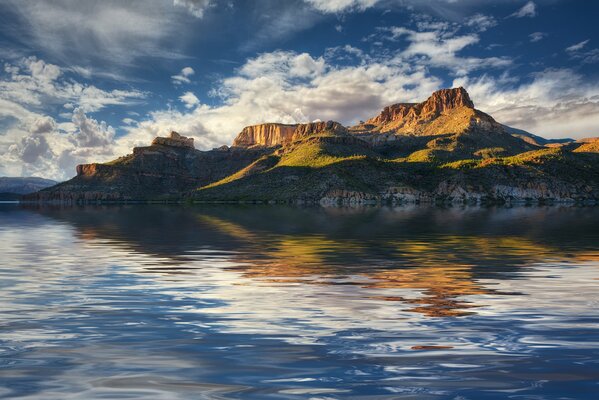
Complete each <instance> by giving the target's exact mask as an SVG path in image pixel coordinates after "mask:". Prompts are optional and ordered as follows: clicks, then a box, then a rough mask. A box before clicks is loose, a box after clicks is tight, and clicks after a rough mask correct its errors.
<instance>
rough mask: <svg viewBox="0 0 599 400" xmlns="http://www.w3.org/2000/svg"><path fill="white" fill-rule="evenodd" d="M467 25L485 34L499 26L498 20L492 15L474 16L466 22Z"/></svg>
mask: <svg viewBox="0 0 599 400" xmlns="http://www.w3.org/2000/svg"><path fill="white" fill-rule="evenodd" d="M466 25H467V26H469V27H471V28H473V29H476V30H477V31H479V32H485V31H487V30H489V29H491V28H493V27H494V26H497V20H495V18H493V17H492V16H490V15H484V14H474V15H473V16H471V17H469V18H468V19H467V20H466Z"/></svg>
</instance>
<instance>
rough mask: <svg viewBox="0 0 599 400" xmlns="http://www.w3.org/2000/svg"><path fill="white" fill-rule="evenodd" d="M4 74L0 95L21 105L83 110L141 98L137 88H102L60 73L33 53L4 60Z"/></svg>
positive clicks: (1, 80) (97, 108)
mask: <svg viewBox="0 0 599 400" xmlns="http://www.w3.org/2000/svg"><path fill="white" fill-rule="evenodd" d="M4 70H5V72H6V74H4V76H2V78H0V98H2V99H5V100H7V101H12V102H16V103H17V104H20V105H22V106H29V107H42V106H50V105H56V104H58V105H65V106H67V105H69V104H70V103H76V104H77V105H79V106H80V107H82V108H83V109H84V110H85V111H86V112H93V111H98V110H100V109H102V108H104V107H106V106H109V105H127V104H133V103H134V102H135V101H139V100H140V99H143V98H144V97H145V96H146V94H145V93H143V92H140V91H137V90H111V91H106V90H102V89H99V88H97V87H95V86H93V85H84V84H80V83H78V82H75V81H73V80H71V79H66V78H63V77H62V71H61V69H60V68H59V67H58V66H56V65H53V64H48V63H46V62H44V61H43V60H38V59H37V58H35V57H28V58H24V59H22V60H20V61H19V62H18V63H16V64H6V65H5V68H4Z"/></svg>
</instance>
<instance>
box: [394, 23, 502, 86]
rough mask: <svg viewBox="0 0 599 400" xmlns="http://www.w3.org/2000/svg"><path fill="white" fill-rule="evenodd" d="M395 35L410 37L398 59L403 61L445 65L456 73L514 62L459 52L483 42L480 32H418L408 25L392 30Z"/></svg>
mask: <svg viewBox="0 0 599 400" xmlns="http://www.w3.org/2000/svg"><path fill="white" fill-rule="evenodd" d="M389 31H390V33H391V35H392V38H393V39H394V40H398V39H401V38H406V39H407V40H408V42H409V45H408V47H407V48H406V49H405V50H403V51H402V52H401V53H400V54H399V55H398V56H397V57H396V58H397V59H398V60H401V61H403V62H409V63H414V64H418V65H422V66H427V67H441V68H446V69H448V70H450V72H452V73H453V74H454V75H466V74H467V73H469V72H471V71H474V70H477V69H481V68H502V67H507V66H509V65H510V64H511V63H512V62H511V60H510V59H508V58H504V57H487V58H478V57H462V56H460V55H459V53H460V52H461V51H462V50H463V49H465V48H466V47H469V46H472V45H474V44H476V43H478V42H479V40H480V39H479V37H478V35H476V34H469V35H456V34H455V32H454V31H452V30H448V29H447V28H443V27H441V28H440V29H439V30H431V31H425V32H418V31H414V30H410V29H407V28H404V27H394V28H390V29H389Z"/></svg>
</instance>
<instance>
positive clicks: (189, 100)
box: [179, 92, 200, 108]
mask: <svg viewBox="0 0 599 400" xmlns="http://www.w3.org/2000/svg"><path fill="white" fill-rule="evenodd" d="M179 100H181V102H182V103H184V104H185V107H186V108H193V107H194V106H196V105H198V104H200V99H198V98H197V96H196V95H195V94H193V93H192V92H185V93H184V94H183V95H182V96H179Z"/></svg>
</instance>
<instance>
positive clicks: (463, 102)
mask: <svg viewBox="0 0 599 400" xmlns="http://www.w3.org/2000/svg"><path fill="white" fill-rule="evenodd" d="M458 107H468V108H474V103H473V102H472V100H470V95H469V94H468V92H467V91H466V89H464V88H463V87H458V88H453V89H441V90H437V91H436V92H434V93H433V94H432V95H431V96H430V97H429V98H428V99H427V100H426V101H425V102H424V103H422V111H423V112H426V111H429V112H430V111H439V112H442V111H445V110H449V109H452V108H458Z"/></svg>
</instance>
